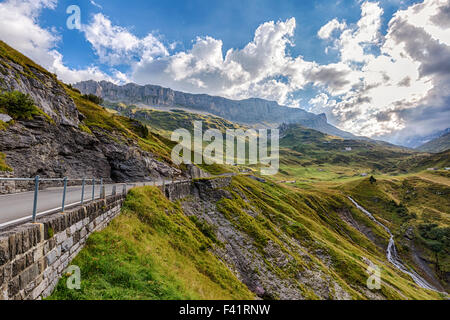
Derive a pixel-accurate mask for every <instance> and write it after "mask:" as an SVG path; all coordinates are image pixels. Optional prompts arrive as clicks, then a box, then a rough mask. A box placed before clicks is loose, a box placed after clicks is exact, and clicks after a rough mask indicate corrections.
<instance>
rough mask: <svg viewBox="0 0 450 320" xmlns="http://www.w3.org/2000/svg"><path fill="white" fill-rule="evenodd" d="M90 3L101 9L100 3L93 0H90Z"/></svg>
mask: <svg viewBox="0 0 450 320" xmlns="http://www.w3.org/2000/svg"><path fill="white" fill-rule="evenodd" d="M91 4H92V5H93V6H94V7H97V8H99V9H103V7H102V6H101V5H99V4H98V3H97V2H95V1H94V0H91Z"/></svg>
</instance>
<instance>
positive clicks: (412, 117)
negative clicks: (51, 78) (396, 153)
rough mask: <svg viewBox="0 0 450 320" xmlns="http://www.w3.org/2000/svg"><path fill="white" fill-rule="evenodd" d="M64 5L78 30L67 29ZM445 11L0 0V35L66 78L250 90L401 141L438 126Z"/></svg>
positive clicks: (444, 71)
mask: <svg viewBox="0 0 450 320" xmlns="http://www.w3.org/2000/svg"><path fill="white" fill-rule="evenodd" d="M70 5H77V6H79V7H80V10H81V24H82V27H81V29H80V30H69V29H68V28H67V27H66V20H67V18H68V16H69V15H68V14H67V13H66V9H67V7H68V6H70ZM449 12H450V3H449V2H448V0H379V1H375V0H340V1H328V0H325V1H323V0H321V1H299V0H280V1H274V0H247V1H245V0H239V1H238V0H228V1H204V0H190V1H181V0H180V1H160V0H158V1H156V0H151V1H148V0H147V1H138V0H128V1H118V0H108V1H106V0H95V2H94V1H92V0H81V1H74V0H2V1H0V39H1V40H3V41H6V42H7V43H9V44H10V45H12V46H13V47H15V48H16V49H18V50H20V51H21V52H23V53H24V54H26V55H28V56H30V57H31V58H32V59H34V60H35V61H36V62H38V63H40V64H41V65H43V66H44V67H46V68H48V69H49V70H51V71H52V72H55V73H56V74H57V75H58V76H59V77H60V78H61V79H62V80H63V81H65V82H68V83H74V82H77V81H82V80H88V79H94V80H109V81H113V82H116V83H126V82H135V83H138V84H157V85H161V86H164V87H170V88H173V89H175V90H180V91H186V92H192V93H207V94H211V95H219V96H224V97H228V98H231V99H246V98H250V97H259V98H263V99H268V100H274V101H277V102H278V103H279V104H281V105H287V106H290V107H300V108H304V109H306V110H309V111H311V112H315V113H326V114H327V116H328V119H329V121H330V122H331V123H333V124H334V125H336V126H338V127H340V128H342V129H344V130H347V131H351V132H353V133H355V134H360V135H366V136H371V137H375V138H382V139H386V140H389V141H392V142H397V143H401V142H402V141H403V140H405V139H407V138H408V137H409V136H411V135H415V134H419V135H420V134H428V133H430V132H432V131H434V130H439V129H445V128H446V127H447V126H448V122H449V121H448V120H449V119H450V106H449V104H448V101H450V94H449V92H450V88H449V83H450V66H449V64H448V61H450V25H449V23H448V21H450V13H449Z"/></svg>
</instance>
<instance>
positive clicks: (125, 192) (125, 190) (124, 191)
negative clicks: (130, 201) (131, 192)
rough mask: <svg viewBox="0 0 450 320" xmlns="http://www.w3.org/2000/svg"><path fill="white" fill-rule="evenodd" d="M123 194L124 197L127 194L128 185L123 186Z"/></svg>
mask: <svg viewBox="0 0 450 320" xmlns="http://www.w3.org/2000/svg"><path fill="white" fill-rule="evenodd" d="M122 193H123V194H124V195H125V194H127V185H126V184H124V185H123V190H122Z"/></svg>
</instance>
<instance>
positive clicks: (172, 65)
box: [132, 18, 315, 104]
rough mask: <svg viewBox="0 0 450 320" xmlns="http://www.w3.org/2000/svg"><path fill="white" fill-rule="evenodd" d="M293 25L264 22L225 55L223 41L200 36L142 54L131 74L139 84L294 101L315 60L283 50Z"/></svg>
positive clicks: (288, 22) (282, 22)
mask: <svg viewBox="0 0 450 320" xmlns="http://www.w3.org/2000/svg"><path fill="white" fill-rule="evenodd" d="M295 27H296V21H295V19H294V18H291V19H288V20H286V21H278V22H274V21H270V22H266V23H264V24H262V25H261V26H259V27H258V29H257V30H256V31H255V36H254V39H253V41H251V42H250V43H248V44H247V45H246V46H245V47H244V48H243V49H241V50H236V49H230V50H228V52H226V53H225V54H224V53H223V43H222V41H221V40H217V39H214V38H212V37H198V38H197V39H196V41H195V42H194V44H193V46H192V49H191V50H189V51H186V52H179V53H176V54H174V55H169V56H164V57H160V58H157V59H145V58H143V59H141V60H140V61H139V62H138V63H137V64H136V65H135V66H134V68H133V72H132V78H133V79H135V81H136V82H138V83H141V84H145V83H155V84H159V85H163V86H168V87H171V88H174V89H177V90H184V91H189V92H202V93H205V92H206V93H209V94H218V95H223V96H227V97H230V98H249V97H260V98H266V99H270V100H276V101H278V102H280V103H283V104H292V103H298V102H297V101H295V99H291V94H292V93H293V92H294V91H296V90H299V89H301V88H302V87H303V86H304V85H305V84H306V79H305V73H306V72H307V71H308V70H310V69H311V68H312V67H313V66H314V65H315V64H314V63H312V62H306V61H304V60H303V59H302V58H301V57H297V58H293V57H291V56H290V55H288V54H287V48H288V47H289V46H292V45H293V43H292V42H291V37H292V36H293V34H294V31H295ZM294 101H295V102H294Z"/></svg>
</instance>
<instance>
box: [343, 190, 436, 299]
mask: <svg viewBox="0 0 450 320" xmlns="http://www.w3.org/2000/svg"><path fill="white" fill-rule="evenodd" d="M348 199H349V200H350V201H351V202H352V203H353V204H354V205H355V206H356V208H358V209H359V210H360V211H362V212H363V213H364V214H366V215H367V216H368V217H369V218H370V219H371V220H372V221H374V222H375V223H376V224H378V225H379V226H381V227H382V228H383V229H384V230H386V232H387V233H388V234H389V236H390V237H391V238H390V240H389V245H388V247H387V251H386V257H387V259H388V261H389V262H390V263H392V264H393V265H394V267H396V268H397V269H398V270H400V271H401V272H403V273H406V274H407V275H409V276H410V277H411V278H412V279H413V280H414V282H415V283H416V284H417V285H418V286H420V287H421V288H424V289H428V290H433V291H437V292H439V290H438V289H436V288H435V287H434V286H432V285H431V284H429V283H428V282H427V281H426V280H425V279H423V278H422V277H421V276H419V275H418V274H417V273H416V272H414V271H412V270H409V269H408V268H407V267H405V265H404V264H403V262H402V261H401V260H400V258H399V256H398V254H397V248H396V247H395V241H394V235H393V234H392V232H391V230H389V228H388V227H386V226H385V225H384V224H382V223H381V222H379V221H378V220H377V219H375V217H374V216H373V215H372V214H371V213H370V212H369V211H367V210H366V209H364V208H363V207H361V206H360V205H359V204H358V203H357V202H356V201H355V200H353V199H352V198H351V197H348Z"/></svg>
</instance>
